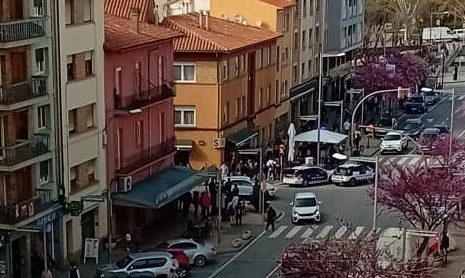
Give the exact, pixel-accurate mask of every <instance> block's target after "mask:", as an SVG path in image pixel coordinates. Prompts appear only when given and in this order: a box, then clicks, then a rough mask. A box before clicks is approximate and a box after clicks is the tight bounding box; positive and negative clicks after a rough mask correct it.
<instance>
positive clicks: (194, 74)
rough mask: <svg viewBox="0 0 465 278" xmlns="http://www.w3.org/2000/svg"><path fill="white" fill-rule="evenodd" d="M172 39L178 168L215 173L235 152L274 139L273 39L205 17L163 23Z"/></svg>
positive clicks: (267, 34) (257, 30)
mask: <svg viewBox="0 0 465 278" xmlns="http://www.w3.org/2000/svg"><path fill="white" fill-rule="evenodd" d="M165 24H166V26H167V27H169V28H171V29H173V30H176V31H179V32H182V33H183V34H184V36H183V37H180V38H176V39H175V40H174V75H173V79H174V81H175V84H176V85H175V88H176V97H175V99H174V104H175V108H174V110H175V112H174V113H175V114H174V116H175V117H174V124H175V134H176V139H177V140H178V142H177V146H176V147H177V149H178V153H177V159H176V160H177V161H176V162H177V163H178V164H184V165H185V164H190V165H191V166H192V167H193V168H196V169H199V168H202V167H205V166H207V167H208V166H217V167H219V166H220V165H221V163H222V162H223V161H224V160H227V159H228V158H227V156H228V154H230V153H231V152H232V151H234V150H235V149H237V148H242V147H254V146H257V145H258V144H260V145H266V144H267V143H268V142H270V141H272V140H273V139H274V115H275V103H276V102H277V101H279V98H278V96H277V94H276V91H275V88H276V87H275V81H276V61H277V52H276V43H277V39H278V38H279V37H280V35H279V34H277V33H275V32H272V31H269V30H265V29H261V28H257V27H252V26H248V25H243V24H238V23H235V22H231V21H228V20H224V19H219V18H214V17H211V16H209V15H208V14H204V15H202V14H199V13H189V14H184V15H178V16H170V17H167V18H166V19H165Z"/></svg>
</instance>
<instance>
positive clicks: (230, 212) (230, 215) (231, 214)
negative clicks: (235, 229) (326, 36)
mask: <svg viewBox="0 0 465 278" xmlns="http://www.w3.org/2000/svg"><path fill="white" fill-rule="evenodd" d="M228 218H229V223H230V224H231V226H232V225H233V224H234V205H233V203H232V202H231V203H230V204H229V206H228Z"/></svg>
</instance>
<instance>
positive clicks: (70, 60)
mask: <svg viewBox="0 0 465 278" xmlns="http://www.w3.org/2000/svg"><path fill="white" fill-rule="evenodd" d="M75 60H76V58H75V56H74V55H68V56H67V57H66V71H67V76H68V81H71V80H74V79H75V78H76V74H75V72H74V64H75V63H76V61H75Z"/></svg>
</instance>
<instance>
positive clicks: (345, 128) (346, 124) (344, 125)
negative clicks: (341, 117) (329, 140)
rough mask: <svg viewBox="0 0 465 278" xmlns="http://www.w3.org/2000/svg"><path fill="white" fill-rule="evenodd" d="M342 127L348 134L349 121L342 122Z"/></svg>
mask: <svg viewBox="0 0 465 278" xmlns="http://www.w3.org/2000/svg"><path fill="white" fill-rule="evenodd" d="M342 127H343V128H344V131H345V133H346V134H347V135H349V130H350V123H349V121H347V120H346V121H345V122H344V124H343V126H342Z"/></svg>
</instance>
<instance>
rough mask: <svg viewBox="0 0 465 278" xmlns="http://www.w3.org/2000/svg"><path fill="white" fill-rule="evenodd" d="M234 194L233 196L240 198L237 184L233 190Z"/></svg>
mask: <svg viewBox="0 0 465 278" xmlns="http://www.w3.org/2000/svg"><path fill="white" fill-rule="evenodd" d="M232 194H233V196H239V188H238V187H237V184H235V185H234V188H233V189H232Z"/></svg>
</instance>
